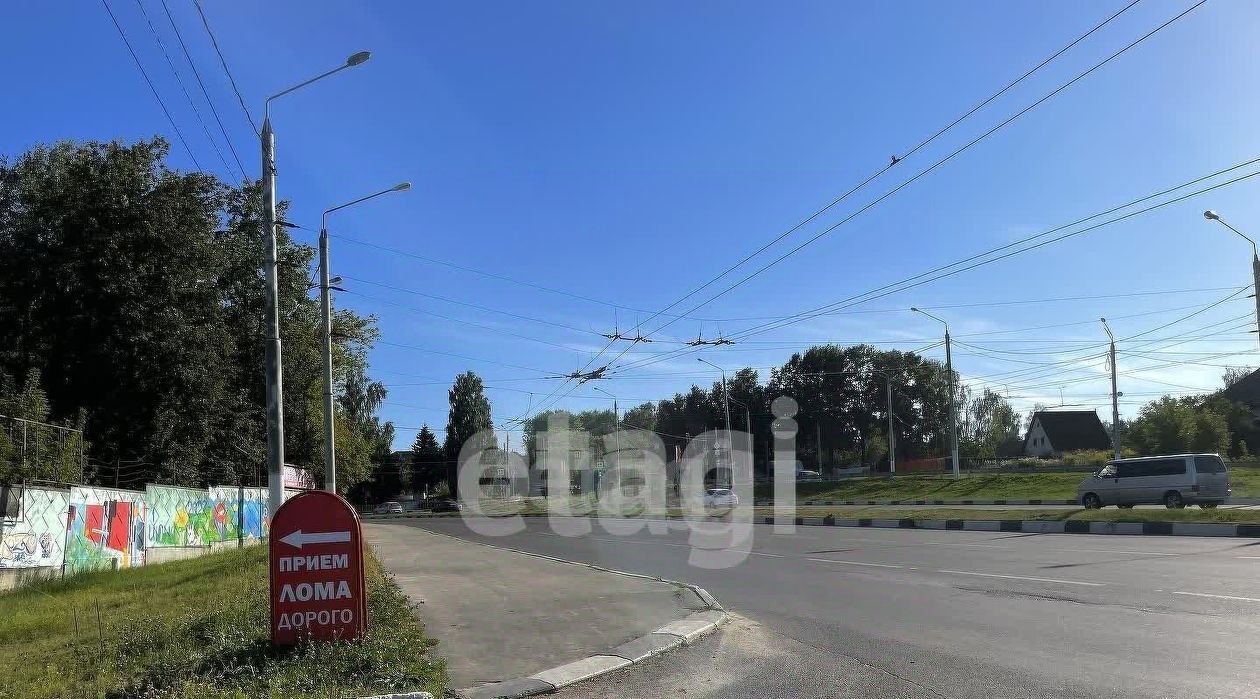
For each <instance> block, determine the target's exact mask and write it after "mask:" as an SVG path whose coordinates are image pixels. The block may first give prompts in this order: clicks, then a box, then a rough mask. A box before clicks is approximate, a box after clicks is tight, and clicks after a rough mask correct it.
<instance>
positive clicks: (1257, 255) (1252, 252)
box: [1215, 216, 1260, 257]
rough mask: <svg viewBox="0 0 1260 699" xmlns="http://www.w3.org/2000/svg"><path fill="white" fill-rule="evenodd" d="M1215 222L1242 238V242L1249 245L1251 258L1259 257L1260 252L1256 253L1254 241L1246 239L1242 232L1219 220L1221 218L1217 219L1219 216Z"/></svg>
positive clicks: (1223, 220) (1221, 219)
mask: <svg viewBox="0 0 1260 699" xmlns="http://www.w3.org/2000/svg"><path fill="white" fill-rule="evenodd" d="M1215 221H1216V222H1217V223H1219V224H1221V225H1222V226H1225V227H1226V228H1228V229H1230V230H1231V231H1233V232H1235V233H1237V234H1238V237H1240V238H1242V239H1243V240H1245V241H1247V242H1248V243H1251V254H1252V256H1253V257H1260V252H1258V251H1257V249H1256V241H1254V240H1252V239H1251V238H1249V237H1248V236H1247V235H1246V234H1245V233H1243V232H1242V231H1240V230H1238V229H1237V228H1234V227H1233V226H1231V225H1229V222H1227V221H1226V220H1225V219H1223V218H1221V217H1219V216H1218V217H1216V219H1215Z"/></svg>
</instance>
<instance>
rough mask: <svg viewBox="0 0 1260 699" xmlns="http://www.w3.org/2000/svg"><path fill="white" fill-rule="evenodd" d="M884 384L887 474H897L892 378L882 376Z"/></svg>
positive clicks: (886, 375) (885, 375)
mask: <svg viewBox="0 0 1260 699" xmlns="http://www.w3.org/2000/svg"><path fill="white" fill-rule="evenodd" d="M884 384H885V385H886V386H887V387H888V473H889V475H893V474H895V473H897V432H896V430H895V429H893V406H892V377H891V376H889V375H888V374H884Z"/></svg>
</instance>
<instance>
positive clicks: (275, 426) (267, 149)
mask: <svg viewBox="0 0 1260 699" xmlns="http://www.w3.org/2000/svg"><path fill="white" fill-rule="evenodd" d="M268 106H270V101H269V102H268ZM261 138H262V184H263V216H264V223H263V226H264V228H265V230H264V231H263V246H264V254H265V255H266V260H265V262H264V263H263V273H264V274H265V275H266V280H267V281H266V284H267V286H266V295H267V345H266V350H265V352H264V354H265V359H264V361H265V362H266V371H267V495H268V497H269V498H270V503H271V508H272V509H271V511H272V512H275V511H276V508H278V507H280V504H281V503H283V502H284V476H283V471H284V377H283V376H282V372H283V369H282V365H283V363H282V361H281V358H280V290H279V279H278V276H279V275H278V272H279V269H278V264H277V253H276V139H275V134H274V133H273V132H272V130H271V115H270V114H267V115H266V116H264V117H263V126H262V136H261Z"/></svg>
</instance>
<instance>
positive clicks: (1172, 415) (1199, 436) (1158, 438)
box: [1121, 396, 1239, 456]
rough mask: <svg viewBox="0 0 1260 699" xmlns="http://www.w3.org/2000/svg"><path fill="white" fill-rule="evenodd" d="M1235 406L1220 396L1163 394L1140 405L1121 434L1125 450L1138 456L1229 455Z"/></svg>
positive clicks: (1236, 407) (1236, 408)
mask: <svg viewBox="0 0 1260 699" xmlns="http://www.w3.org/2000/svg"><path fill="white" fill-rule="evenodd" d="M1238 409H1239V407H1238V406H1236V405H1235V404H1233V403H1230V402H1229V401H1226V400H1224V399H1221V398H1217V397H1211V398H1203V397H1199V396H1188V397H1183V398H1174V397H1172V396H1164V397H1162V398H1160V399H1159V400H1155V401H1151V402H1150V403H1147V404H1146V405H1144V406H1142V409H1141V410H1140V411H1139V412H1138V416H1137V418H1135V419H1134V420H1133V421H1132V422H1130V423H1129V424H1128V425H1127V427H1126V428H1125V431H1124V433H1123V434H1122V436H1121V438H1122V443H1123V444H1124V446H1125V448H1126V449H1134V450H1136V451H1137V453H1138V454H1139V455H1143V456H1145V455H1150V454H1180V453H1186V452H1218V453H1220V454H1229V453H1230V450H1231V447H1232V446H1233V444H1232V441H1233V440H1232V435H1231V433H1230V421H1231V416H1232V413H1234V412H1235V411H1237V410H1238Z"/></svg>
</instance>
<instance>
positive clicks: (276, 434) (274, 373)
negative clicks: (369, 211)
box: [259, 51, 372, 512]
mask: <svg viewBox="0 0 1260 699" xmlns="http://www.w3.org/2000/svg"><path fill="white" fill-rule="evenodd" d="M371 55H372V54H370V53H368V52H367V51H360V52H358V53H356V54H353V55H352V56H350V57H349V58H347V59H346V62H345V63H344V64H342V65H340V66H338V67H336V68H333V69H332V70H330V71H327V72H324V73H322V74H320V75H317V76H315V77H313V78H311V79H310V80H307V81H306V82H302V83H299V84H297V85H294V86H293V87H290V88H289V89H287V90H282V91H280V92H277V93H275V94H274V95H272V96H270V97H268V98H267V100H266V102H265V103H264V104H263V127H262V133H260V134H259V140H260V141H261V146H262V184H263V216H264V217H265V222H264V230H263V239H264V240H265V241H266V243H265V250H264V254H265V256H266V259H265V262H264V267H263V273H264V274H265V276H266V283H267V285H266V297H267V344H266V358H265V364H266V374H267V496H268V498H269V502H270V503H271V505H270V507H271V511H272V512H275V511H276V508H278V507H280V504H281V503H283V502H284V388H283V387H284V377H283V370H282V364H283V362H282V361H281V355H280V302H279V298H280V291H279V280H278V274H277V271H278V270H277V268H276V267H277V260H276V257H277V253H276V247H277V243H276V139H275V133H274V132H273V131H272V129H271V102H272V101H273V100H275V99H278V98H280V97H283V96H285V95H287V94H289V93H290V92H294V91H296V90H299V89H301V88H303V87H306V86H307V85H310V84H311V83H313V82H315V81H317V80H322V79H323V78H326V77H328V76H330V75H332V74H334V73H339V72H341V71H343V70H345V69H346V68H353V67H354V66H357V65H360V64H362V63H363V62H364V61H366V60H367V59H368V58H370V57H371Z"/></svg>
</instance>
